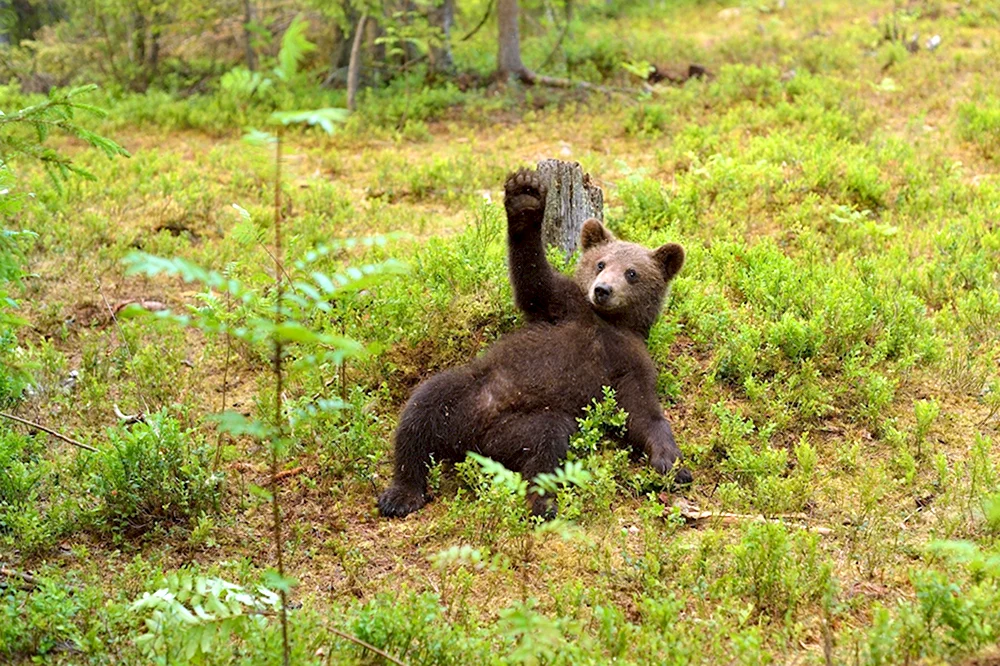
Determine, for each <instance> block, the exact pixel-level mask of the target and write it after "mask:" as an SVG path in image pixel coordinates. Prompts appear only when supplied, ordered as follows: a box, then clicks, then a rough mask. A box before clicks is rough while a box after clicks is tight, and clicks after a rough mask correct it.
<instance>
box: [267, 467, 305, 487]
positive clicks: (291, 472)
mask: <svg viewBox="0 0 1000 666" xmlns="http://www.w3.org/2000/svg"><path fill="white" fill-rule="evenodd" d="M304 471H306V468H305V467H295V468H293V469H283V470H281V471H280V472H278V473H277V474H275V475H274V477H273V478H272V479H271V483H275V482H276V481H281V480H283V479H287V478H288V477H290V476H295V475H296V474H301V473H302V472H304Z"/></svg>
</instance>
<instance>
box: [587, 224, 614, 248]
mask: <svg viewBox="0 0 1000 666" xmlns="http://www.w3.org/2000/svg"><path fill="white" fill-rule="evenodd" d="M614 239H615V237H614V236H612V235H611V232H610V231H608V230H607V229H606V228H605V227H604V225H603V224H601V223H600V222H598V221H597V220H596V219H594V218H590V219H589V220H587V221H586V222H584V223H583V229H582V230H581V231H580V245H582V246H583V249H584V250H589V249H590V248H592V247H597V246H598V245H604V244H605V243H610V242H611V241H613V240H614Z"/></svg>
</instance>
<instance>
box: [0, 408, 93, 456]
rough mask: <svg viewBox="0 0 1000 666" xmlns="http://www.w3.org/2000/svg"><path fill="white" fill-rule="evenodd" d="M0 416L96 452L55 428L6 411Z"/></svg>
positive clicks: (0, 413)
mask: <svg viewBox="0 0 1000 666" xmlns="http://www.w3.org/2000/svg"><path fill="white" fill-rule="evenodd" d="M0 416H2V417H3V418H5V419H10V420H11V421H17V422H18V423H20V424H21V425H26V426H28V427H29V428H34V429H35V430H41V431H42V432H44V433H48V434H50V435H52V436H53V437H55V438H56V439H61V440H62V441H64V442H66V443H67V444H72V445H73V446H76V447H79V448H81V449H86V450H87V451H93V452H94V453H97V449H95V448H94V447H92V446H89V445H87V444H84V443H82V442H78V441H76V440H75V439H73V438H71V437H67V436H66V435H63V434H61V433H58V432H56V431H55V430H50V429H49V428H46V427H45V426H43V425H41V424H38V423H34V422H32V421H29V420H27V419H22V418H21V417H20V416H14V415H13V414H7V413H6V412H0Z"/></svg>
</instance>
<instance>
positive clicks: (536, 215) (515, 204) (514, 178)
mask: <svg viewBox="0 0 1000 666" xmlns="http://www.w3.org/2000/svg"><path fill="white" fill-rule="evenodd" d="M547 189H548V188H547V186H546V183H545V179H544V178H543V177H542V175H541V174H539V173H538V172H537V171H533V170H531V169H520V170H518V171H515V172H514V173H512V174H510V175H509V176H507V181H506V182H505V183H504V186H503V190H504V199H503V203H504V207H505V208H506V209H507V217H508V219H510V220H513V219H514V218H527V219H537V221H538V222H539V224H540V223H541V219H542V215H543V214H544V212H545V195H546V193H547Z"/></svg>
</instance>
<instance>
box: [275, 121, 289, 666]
mask: <svg viewBox="0 0 1000 666" xmlns="http://www.w3.org/2000/svg"><path fill="white" fill-rule="evenodd" d="M282 134H283V132H282V130H281V128H280V127H279V128H278V140H277V142H276V143H275V147H274V255H273V256H274V281H275V283H276V284H275V286H276V288H277V298H276V299H275V312H274V316H275V323H276V324H279V325H280V324H281V321H282V309H281V302H282V300H284V297H285V294H284V287H285V284H284V282H283V281H282V280H281V275H282V273H283V272H284V270H283V268H282V265H281V264H282V254H281V140H282V138H283V137H282ZM281 353H282V344H281V338H279V337H277V336H275V338H274V379H275V387H274V426H275V428H277V429H278V430H277V433H276V436H275V439H274V441H272V442H271V517H272V518H273V520H274V526H273V527H274V549H275V551H276V555H277V559H278V575H279V576H280V577H281V578H282V579H284V578H285V560H284V555H283V553H282V547H281V505H280V503H279V501H278V479H277V477H278V446H279V444H280V443H281V438H282V434H283V431H284V427H283V420H282V414H281V412H282V400H281V393H282V380H283V378H284V377H283V373H282V364H281ZM278 594H279V596H280V597H281V644H282V647H283V648H284V651H283V652H284V654H283V657H284V659H283V662H284V665H285V666H289V663H290V660H291V646H290V645H289V643H288V595H287V594H286V593H285V586H284V585H282V586H281V587H280V588H278Z"/></svg>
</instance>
